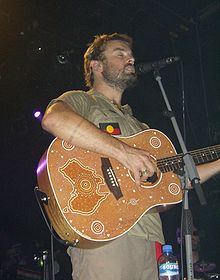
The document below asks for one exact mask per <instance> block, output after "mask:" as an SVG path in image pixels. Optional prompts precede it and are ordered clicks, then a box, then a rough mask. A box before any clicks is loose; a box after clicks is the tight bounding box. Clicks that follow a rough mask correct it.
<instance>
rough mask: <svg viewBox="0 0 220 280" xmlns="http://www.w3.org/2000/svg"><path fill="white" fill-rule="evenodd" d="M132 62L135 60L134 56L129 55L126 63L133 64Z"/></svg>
mask: <svg viewBox="0 0 220 280" xmlns="http://www.w3.org/2000/svg"><path fill="white" fill-rule="evenodd" d="M134 62H135V59H134V57H130V58H129V59H128V63H129V64H131V65H134Z"/></svg>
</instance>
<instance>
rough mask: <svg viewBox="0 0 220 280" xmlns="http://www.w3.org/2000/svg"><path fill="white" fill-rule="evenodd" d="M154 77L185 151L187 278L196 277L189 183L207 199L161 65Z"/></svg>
mask: <svg viewBox="0 0 220 280" xmlns="http://www.w3.org/2000/svg"><path fill="white" fill-rule="evenodd" d="M154 78H155V80H156V81H157V82H158V85H159V87H160V90H161V93H162V96H163V98H164V101H165V104H166V106H167V110H166V113H165V115H166V116H167V117H169V118H170V120H171V122H172V125H173V128H174V130H175V133H176V136H177V138H178V141H179V144H180V147H181V149H182V152H183V158H182V160H183V164H184V168H183V170H179V174H180V176H181V183H182V188H183V235H184V236H185V246H186V266H187V280H193V279H194V272H193V261H192V230H193V223H192V214H191V211H190V209H189V200H188V192H189V184H188V182H189V181H190V183H191V185H192V187H194V188H195V190H196V193H197V196H198V198H199V201H200V204H201V205H206V199H205V196H204V193H203V191H202V188H201V185H200V178H199V175H198V172H197V169H196V166H195V162H194V160H193V158H192V156H191V155H190V154H189V152H188V151H187V149H186V146H185V143H184V141H183V137H182V135H181V132H180V129H179V127H178V124H177V121H176V118H175V116H174V114H173V112H172V109H171V106H170V103H169V101H168V98H167V95H166V93H165V90H164V87H163V84H162V82H161V76H160V73H159V67H156V66H155V67H154Z"/></svg>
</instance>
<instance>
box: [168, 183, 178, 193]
mask: <svg viewBox="0 0 220 280" xmlns="http://www.w3.org/2000/svg"><path fill="white" fill-rule="evenodd" d="M168 190H169V192H170V193H171V194H173V195H177V194H179V192H180V187H179V186H178V185H177V184H174V183H172V184H170V185H169V187H168Z"/></svg>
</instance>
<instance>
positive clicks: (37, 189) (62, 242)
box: [34, 186, 77, 247]
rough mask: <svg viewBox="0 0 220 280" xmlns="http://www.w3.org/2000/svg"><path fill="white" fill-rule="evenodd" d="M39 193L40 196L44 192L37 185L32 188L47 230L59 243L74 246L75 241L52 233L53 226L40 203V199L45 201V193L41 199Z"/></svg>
mask: <svg viewBox="0 0 220 280" xmlns="http://www.w3.org/2000/svg"><path fill="white" fill-rule="evenodd" d="M39 193H41V197H42V194H44V193H42V192H41V191H40V190H39V187H38V186H36V187H35V188H34V194H35V197H36V200H37V203H38V206H39V208H40V211H41V214H42V216H43V218H44V221H45V223H46V225H47V227H48V230H49V231H50V233H51V235H52V236H53V237H54V239H55V240H56V241H58V242H59V243H61V244H63V245H65V246H71V247H76V245H77V244H76V243H72V242H69V241H68V240H62V239H60V238H58V237H57V236H56V235H55V234H54V231H53V228H52V226H51V225H50V224H49V222H48V220H47V217H46V215H45V213H44V210H43V208H42V205H41V204H42V203H41V202H42V201H45V200H46V199H47V198H46V197H45V196H46V194H44V196H43V197H42V198H41V199H39Z"/></svg>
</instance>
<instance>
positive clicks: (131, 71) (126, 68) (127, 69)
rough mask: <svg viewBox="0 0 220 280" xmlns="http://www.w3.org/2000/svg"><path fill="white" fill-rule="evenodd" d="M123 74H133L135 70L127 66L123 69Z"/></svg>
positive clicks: (131, 66)
mask: <svg viewBox="0 0 220 280" xmlns="http://www.w3.org/2000/svg"><path fill="white" fill-rule="evenodd" d="M125 72H127V73H132V74H135V69H134V66H133V65H128V66H126V67H125Z"/></svg>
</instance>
